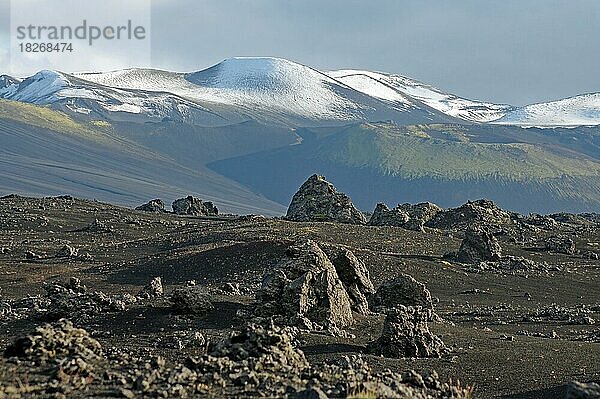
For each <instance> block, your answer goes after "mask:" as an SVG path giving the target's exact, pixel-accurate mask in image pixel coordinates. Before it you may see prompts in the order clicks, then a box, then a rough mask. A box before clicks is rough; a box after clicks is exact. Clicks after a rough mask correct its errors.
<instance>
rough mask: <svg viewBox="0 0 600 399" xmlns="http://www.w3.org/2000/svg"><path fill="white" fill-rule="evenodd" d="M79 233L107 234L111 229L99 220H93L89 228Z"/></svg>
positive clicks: (86, 227) (84, 228)
mask: <svg viewBox="0 0 600 399" xmlns="http://www.w3.org/2000/svg"><path fill="white" fill-rule="evenodd" d="M78 231H87V232H90V233H105V232H109V231H110V228H109V227H108V226H107V225H106V224H105V223H104V222H102V221H100V220H98V219H94V220H92V221H91V222H90V223H89V224H88V225H87V226H85V227H83V228H82V229H79V230H78Z"/></svg>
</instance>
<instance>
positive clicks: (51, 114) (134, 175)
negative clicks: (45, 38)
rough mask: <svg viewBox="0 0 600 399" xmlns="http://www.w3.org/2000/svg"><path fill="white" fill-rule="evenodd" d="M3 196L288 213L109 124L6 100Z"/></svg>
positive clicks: (0, 160)
mask: <svg viewBox="0 0 600 399" xmlns="http://www.w3.org/2000/svg"><path fill="white" fill-rule="evenodd" d="M15 115H17V117H15ZM40 115H41V116H40ZM0 193H1V194H9V193H20V194H29V195H60V194H72V195H78V196H82V197H85V198H95V199H98V200H103V201H114V202H115V203H119V204H123V205H129V206H133V205H139V204H140V203H142V202H145V201H147V200H149V199H151V198H157V197H159V198H162V199H164V200H166V201H168V202H170V201H172V200H174V199H175V198H179V197H182V196H185V195H190V194H194V195H198V196H200V197H202V198H203V199H206V200H212V201H214V202H215V203H216V204H218V205H219V207H220V208H221V209H222V210H224V211H229V212H237V213H248V212H261V213H265V214H280V213H282V212H283V211H284V207H283V206H281V205H279V204H276V203H274V202H272V201H269V200H267V199H265V198H264V197H261V196H260V195H257V194H255V193H252V192H250V191H249V190H247V189H245V188H244V187H242V186H241V185H239V184H237V183H235V182H233V181H231V180H228V179H226V178H223V177H221V176H219V175H218V174H216V173H214V172H211V171H209V170H207V169H206V168H199V167H196V168H193V169H192V168H188V167H187V166H185V165H183V164H181V163H178V162H176V161H174V160H173V159H171V158H169V157H167V156H165V155H163V154H160V153H157V152H155V151H152V150H150V149H147V148H145V147H143V146H141V145H140V144H138V143H134V142H132V141H129V140H126V139H123V138H121V137H119V136H118V135H116V133H115V132H114V131H113V129H112V128H111V127H110V126H107V125H106V124H105V123H99V124H98V125H95V124H83V123H80V122H77V121H75V120H73V119H71V118H70V117H69V116H68V115H66V114H63V113H60V112H58V111H54V110H51V109H48V108H44V107H39V106H33V105H28V104H22V103H18V102H11V101H6V100H0Z"/></svg>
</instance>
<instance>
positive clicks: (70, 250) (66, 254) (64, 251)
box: [56, 245, 79, 258]
mask: <svg viewBox="0 0 600 399" xmlns="http://www.w3.org/2000/svg"><path fill="white" fill-rule="evenodd" d="M77 255H79V250H78V249H77V248H75V247H72V246H70V245H65V246H64V247H62V248H61V249H60V250H59V251H58V252H57V253H56V257H57V258H76V257H77Z"/></svg>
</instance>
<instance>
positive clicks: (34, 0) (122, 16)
mask: <svg viewBox="0 0 600 399" xmlns="http://www.w3.org/2000/svg"><path fill="white" fill-rule="evenodd" d="M59 5H60V6H59ZM150 17H151V4H150V0H127V1H122V0H86V1H81V0H61V1H60V2H57V1H47V0H13V1H12V3H11V32H10V38H11V68H10V69H11V72H12V73H13V74H17V75H19V76H24V75H28V74H32V73H34V72H36V71H38V70H40V69H53V70H61V71H65V72H76V71H90V70H112V69H122V68H128V67H135V66H149V65H150V62H151V59H150V54H151V50H150V37H151V36H150V35H151V26H150V24H151V18H150ZM84 20H85V21H86V25H87V29H85V32H86V33H85V34H86V36H87V39H85V40H80V39H76V38H73V40H69V39H68V36H67V37H65V38H64V40H49V38H48V37H47V32H48V30H45V29H42V31H41V33H42V35H43V38H44V39H42V41H43V42H46V43H62V42H71V43H72V48H73V51H72V52H69V51H66V52H55V51H53V52H49V53H48V52H43V53H31V52H30V53H27V52H23V51H22V48H21V43H23V44H24V45H26V44H27V43H28V42H29V43H32V42H35V40H30V38H29V35H28V32H29V31H28V29H27V28H28V27H29V26H30V25H33V26H35V27H49V26H56V27H59V28H60V27H63V26H68V27H71V29H72V30H73V31H74V30H75V28H77V27H81V26H83V21H84ZM129 21H131V29H129V28H128V29H121V30H120V34H121V37H122V38H121V40H117V39H116V38H115V39H112V40H108V39H104V38H101V39H98V40H95V41H94V42H93V44H92V45H89V42H88V40H89V36H90V33H91V31H90V27H91V26H94V27H99V28H100V29H102V28H105V27H113V28H114V29H115V30H113V31H112V32H113V34H112V35H115V34H116V32H115V31H116V30H117V29H119V28H118V27H119V26H125V27H128V25H129ZM137 26H141V27H143V29H144V32H145V35H144V37H145V38H144V39H142V40H138V39H135V37H134V35H133V32H132V31H133V29H135V27H137ZM19 27H24V28H25V29H24V30H23V29H22V30H21V32H25V33H27V35H26V38H25V39H20V38H19V35H18V31H17V29H18V28H19ZM83 31H84V30H83V28H81V29H80V32H79V33H82V32H83ZM59 32H60V29H59ZM64 32H65V34H66V32H67V30H65V31H64ZM107 32H108V34H109V36H110V35H111V31H107ZM94 33H96V34H97V33H99V32H98V31H94ZM129 33H132V36H131V37H132V38H131V39H130V36H129ZM33 36H34V38H37V37H38V31H37V29H34V31H33ZM140 36H142V35H140Z"/></svg>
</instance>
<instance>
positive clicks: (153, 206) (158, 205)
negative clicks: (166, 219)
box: [135, 198, 166, 213]
mask: <svg viewBox="0 0 600 399" xmlns="http://www.w3.org/2000/svg"><path fill="white" fill-rule="evenodd" d="M135 210H136V211H143V212H154V213H163V212H166V210H165V203H164V202H163V200H161V199H159V198H157V199H153V200H151V201H148V202H146V203H145V204H143V205H140V206H138V207H137V208H135Z"/></svg>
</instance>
